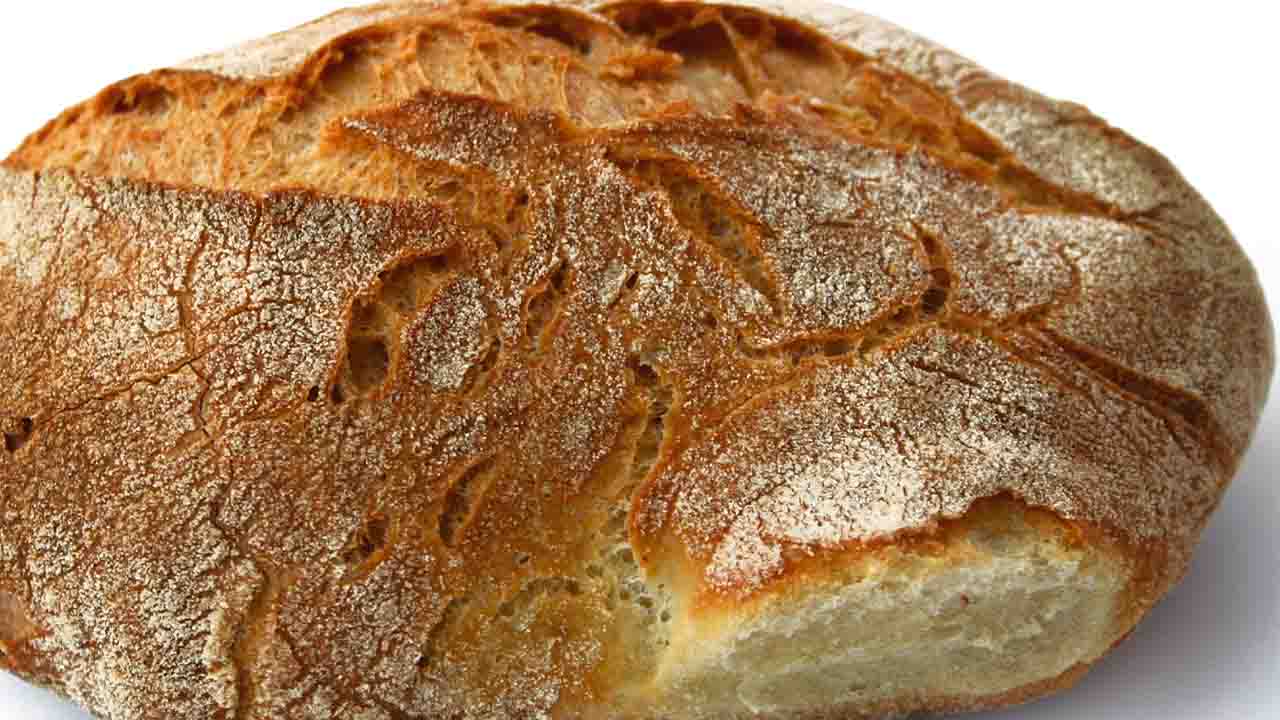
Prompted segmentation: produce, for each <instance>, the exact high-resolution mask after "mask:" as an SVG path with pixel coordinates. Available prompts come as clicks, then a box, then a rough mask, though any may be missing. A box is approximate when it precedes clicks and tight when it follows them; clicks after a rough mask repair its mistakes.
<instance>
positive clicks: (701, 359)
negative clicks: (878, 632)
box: [0, 2, 1273, 720]
mask: <svg viewBox="0 0 1280 720" xmlns="http://www.w3.org/2000/svg"><path fill="white" fill-rule="evenodd" d="M790 12H791V13H792V14H793V15H795V16H797V17H798V18H799V20H800V21H801V22H797V21H795V20H787V19H784V18H780V17H777V16H774V15H769V14H764V13H761V12H759V11H757V10H750V9H745V8H721V9H716V8H714V7H710V6H702V5H696V4H689V3H651V2H625V3H617V4H612V5H608V6H605V7H602V8H599V9H597V10H594V11H592V10H588V9H585V8H582V7H579V8H570V7H554V6H529V7H520V6H505V5H500V4H493V5H487V4H480V3H466V4H434V3H411V2H410V3H399V4H395V5H387V6H374V7H371V8H364V9H360V10H356V11H345V12H343V13H338V14H336V15H334V16H331V17H330V18H327V19H324V20H321V21H317V22H316V23H313V24H311V25H308V26H305V27H304V28H302V29H299V30H295V31H292V32H290V33H285V34H282V35H279V36H275V37H274V38H272V39H268V40H266V41H262V42H259V43H255V44H251V45H250V46H246V47H245V48H240V49H237V50H235V51H232V52H230V53H228V54H224V55H217V56H209V57H205V58H201V59H197V60H195V61H192V62H191V63H189V64H188V65H187V66H184V67H183V68H179V69H175V70H168V71H161V72H158V73H153V74H151V75H148V76H141V77H138V78H133V79H130V80H127V81H124V82H122V83H120V84H118V85H116V86H113V87H111V88H108V89H107V90H105V91H104V92H103V93H102V94H100V95H99V96H98V97H97V98H95V99H94V100H92V101H90V102H88V103H85V104H83V105H81V106H77V107H75V108H72V109H71V110H69V111H68V112H67V113H65V114H64V115H63V116H62V117H61V118H59V119H58V120H55V121H53V122H52V123H50V125H49V126H47V127H46V128H45V129H44V130H42V131H40V132H39V133H37V134H35V135H33V136H32V137H31V138H30V139H28V141H27V142H26V143H24V145H23V146H22V147H21V148H19V150H18V151H16V152H15V153H14V154H13V155H12V156H11V157H10V158H9V159H8V160H6V161H5V163H4V168H3V169H0V298H3V299H4V300H5V303H4V307H3V310H0V339H2V342H3V345H4V346H5V347H6V348H7V349H8V348H12V351H11V352H6V353H4V354H3V357H0V423H3V428H0V429H2V430H3V432H4V435H5V452H4V453H0V496H3V497H5V498H6V500H7V502H6V503H5V504H4V505H3V506H2V507H0V648H3V650H4V653H5V654H4V655H3V656H0V663H3V664H4V666H5V667H7V668H11V669H14V670H16V671H18V672H20V673H23V674H24V675H25V676H27V677H30V678H32V679H34V680H37V681H40V682H45V683H52V684H55V685H57V686H58V687H60V689H62V690H63V691H64V692H66V693H68V694H70V695H71V696H72V697H73V698H75V699H76V700H78V701H80V702H82V703H83V704H85V705H86V706H87V707H89V708H90V709H92V710H94V711H95V712H99V713H101V714H104V715H110V716H113V717H115V716H119V717H127V718H140V719H141V718H151V717H154V716H155V713H156V712H158V711H157V710H156V708H163V709H164V712H166V713H167V714H168V715H169V716H171V717H192V718H196V717H201V718H204V717H221V718H228V719H229V718H236V720H240V719H242V718H253V717H280V718H288V717H321V716H329V715H333V716H344V717H346V716H350V717H360V716H361V715H360V713H366V716H367V717H379V718H382V717H385V718H389V719H391V720H398V718H401V717H406V716H415V715H419V714H421V715H430V716H450V715H452V714H457V715H458V716H462V717H470V716H471V715H470V714H477V713H478V714H486V713H487V714H489V715H494V716H499V717H534V716H559V717H572V716H573V714H574V712H576V710H575V709H576V708H580V707H587V706H591V705H592V704H595V703H600V702H607V701H608V698H609V697H610V693H611V692H613V691H615V690H616V687H615V686H616V680H615V678H617V677H622V676H624V675H626V674H627V673H640V674H643V673H645V672H650V671H652V662H653V658H652V652H651V651H646V652H649V655H645V652H639V653H638V654H637V653H635V652H634V648H627V647H624V646H623V643H621V642H619V638H620V637H622V636H623V635H624V634H625V633H626V632H628V631H629V630H628V629H629V628H634V627H646V628H647V627H650V626H652V625H653V624H654V623H655V622H662V621H661V620H655V618H656V617H657V615H658V613H657V611H656V610H654V607H653V603H654V602H655V599H654V598H651V597H648V596H645V601H646V602H648V605H647V606H646V605H644V604H643V603H638V604H637V605H636V606H635V607H624V606H623V605H625V602H626V601H620V600H619V598H620V597H621V596H622V595H624V594H625V595H628V596H634V594H635V593H637V592H652V591H653V590H652V588H649V587H648V586H646V585H645V583H643V582H639V581H634V579H630V580H629V579H627V578H630V577H631V575H634V574H635V572H636V571H635V568H634V563H635V562H636V561H638V562H639V564H640V566H642V567H643V568H644V569H645V570H646V571H647V572H648V573H649V574H650V576H651V578H658V579H661V580H663V581H664V582H665V583H667V584H668V585H669V586H670V588H671V590H672V591H673V592H679V593H683V594H685V595H687V597H688V598H691V599H692V602H691V603H690V606H691V607H704V608H708V607H712V606H715V605H717V604H721V603H744V602H748V601H750V600H751V599H752V598H758V597H761V596H763V595H765V594H767V593H769V592H772V591H776V590H778V589H779V588H781V587H783V586H784V585H786V584H787V583H795V582H799V581H800V580H801V579H802V578H804V577H806V575H805V572H806V570H805V569H804V568H803V567H801V565H803V563H800V564H797V563H795V562H792V559H793V558H796V557H799V556H805V557H808V558H811V559H815V560H813V561H814V562H818V563H822V562H838V561H839V562H843V561H842V560H841V558H847V557H853V556H855V555H856V554H857V553H859V552H862V550H863V549H864V548H866V547H870V546H873V545H874V544H875V543H884V542H889V541H894V542H901V543H908V542H909V541H908V540H907V539H906V538H908V537H912V536H919V535H921V534H923V535H925V536H928V537H935V538H936V537H939V535H938V533H939V532H940V531H939V530H938V528H939V527H940V526H945V525H946V523H947V522H953V521H956V519H957V518H963V517H965V516H966V514H967V513H968V512H970V509H971V508H972V507H973V505H974V504H975V503H977V502H979V501H981V500H983V499H985V498H992V497H997V496H1002V495H1012V496H1016V497H1017V498H1018V499H1019V500H1020V501H1021V502H1022V503H1024V504H1025V505H1026V506H1029V507H1032V508H1039V509H1043V510H1044V511H1047V512H1050V513H1052V514H1053V515H1054V516H1055V517H1057V518H1060V519H1061V520H1062V521H1064V522H1069V523H1070V524H1071V526H1072V527H1074V528H1075V529H1076V531H1077V532H1079V533H1081V536H1082V537H1083V538H1086V542H1087V543H1088V544H1089V545H1090V547H1092V548H1095V549H1096V550H1097V551H1098V552H1113V550H1112V548H1121V550H1120V552H1122V553H1123V554H1124V555H1125V557H1126V558H1128V561H1129V563H1130V568H1131V573H1132V580H1131V587H1130V590H1129V591H1128V597H1127V598H1125V599H1124V601H1123V608H1124V610H1123V612H1122V613H1121V615H1120V617H1119V618H1117V621H1116V623H1117V627H1116V628H1114V629H1111V630H1109V632H1111V631H1114V634H1115V635H1121V634H1123V633H1124V632H1125V631H1126V630H1127V629H1128V628H1129V627H1131V626H1132V625H1133V623H1135V622H1137V620H1138V618H1139V617H1140V616H1141V615H1142V614H1143V613H1144V612H1145V611H1146V609H1148V608H1149V607H1150V606H1151V605H1152V604H1154V602H1155V601H1156V600H1157V599H1158V598H1159V597H1160V596H1161V595H1162V594H1163V593H1164V592H1165V591H1166V590H1167V589H1168V588H1169V587H1170V586H1171V584H1172V583H1173V582H1175V581H1176V580H1177V579H1178V578H1179V577H1180V576H1181V574H1182V573H1183V572H1184V571H1185V568H1186V564H1187V561H1188V559H1189V556H1190V552H1191V550H1192V548H1193V546H1194V544H1195V541H1196V538H1197V537H1198V535H1199V532H1200V529H1201V528H1202V527H1203V525H1204V523H1205V522H1206V520H1207V518H1208V516H1209V513H1210V512H1211V511H1212V509H1213V508H1214V507H1215V506H1216V504H1217V502H1218V501H1219V500H1220V497H1221V493H1222V490H1223V488H1224V487H1225V485H1226V483H1227V482H1228V481H1229V480H1230V478H1231V476H1232V475H1233V474H1234V470H1235V466H1236V464H1237V463H1238V461H1239V458H1240V456H1241V454H1242V452H1243V450H1244V448H1245V447H1246V446H1247V444H1248V440H1249V437H1250V434H1251V433H1252V431H1253V429H1254V427H1255V425H1256V422H1257V417H1258V414H1259V412H1260V409H1261V405H1262V401H1263V399H1264V398H1265V394H1266V391H1267V387H1268V384H1269V381H1270V376H1271V370H1272V364H1273V354H1272V338H1271V326H1270V321H1269V318H1268V316H1267V311H1266V307H1265V304H1264V303H1263V300H1262V297H1261V292H1260V290H1259V289H1258V286H1257V282H1256V278H1255V276H1254V274H1253V270H1252V268H1251V266H1250V265H1249V263H1248V261H1247V259H1246V258H1245V257H1244V256H1243V254H1242V253H1241V252H1240V250H1239V248H1238V247H1237V246H1236V245H1235V243H1234V241H1233V240H1232V238H1231V236H1230V234H1229V233H1228V232H1227V230H1226V229H1225V227H1224V226H1223V224H1222V223H1221V221H1220V220H1219V219H1218V218H1217V216H1216V215H1215V214H1214V213H1213V212H1212V210H1211V209H1210V208H1208V207H1207V205H1206V204H1205V203H1204V201H1203V200H1202V199H1201V198H1200V197H1199V196H1198V195H1197V194H1196V193H1195V191H1194V190H1193V189H1191V188H1190V187H1189V186H1187V184H1186V183H1185V181H1183V180H1182V179H1181V177H1180V176H1178V174H1177V172H1176V171H1175V170H1174V169H1173V168H1172V167H1171V166H1170V165H1169V164H1168V162H1167V161H1165V160H1164V159H1163V158H1162V157H1161V156H1159V155H1158V154H1157V153H1155V152H1154V151H1152V150H1150V149H1149V148H1146V147H1145V146H1142V145H1140V144H1138V143H1137V142H1136V141H1133V140H1132V139H1130V138H1128V137H1127V136H1125V135H1123V134H1122V133H1120V132H1119V131H1116V130H1114V129H1112V128H1109V127H1107V126H1106V125H1105V124H1103V123H1102V122H1101V121H1099V120H1097V119H1096V118H1093V117H1092V116H1090V115H1088V114H1087V113H1086V112H1085V111H1083V110H1082V109H1080V108H1077V107H1075V106H1070V105H1065V104H1061V103H1055V102H1052V101H1049V100H1046V99H1044V98H1042V97H1040V96H1038V95H1035V94H1034V93H1032V92H1030V91H1027V90H1024V89H1021V88H1017V87H1013V86H1010V85H1008V84H1006V83H1004V82H1003V81H1000V80H998V79H996V78H993V77H991V76H989V75H988V74H986V73H985V72H983V71H981V70H980V69H979V68H977V67H976V66H973V65H972V64H970V63H968V62H967V61H964V60H963V59H960V58H957V57H955V56H953V55H951V54H950V53H948V52H946V51H944V50H941V49H939V48H936V47H934V46H933V45H931V44H929V43H928V42H926V41H923V40H920V39H919V38H916V37H915V36H913V35H910V34H908V33H906V32H905V31H902V30H900V29H897V28H893V27H891V26H889V25H886V24H884V23H882V22H880V21H877V20H874V19H871V18H867V17H865V16H861V15H857V14H849V13H840V14H838V15H830V14H829V13H830V12H832V11H830V10H828V9H819V8H816V7H815V8H812V9H804V8H801V9H799V10H797V9H796V8H790ZM810 23H812V24H810ZM815 28H820V30H819V29H815ZM823 33H826V34H823ZM833 39H834V40H833ZM1046 148H1053V150H1052V151H1047V150H1046ZM299 188H300V189H299ZM1152 298H1158V299H1159V300H1158V301H1153V300H1152ZM624 518H626V519H628V520H629V522H628V523H626V524H625V525H624V523H623V522H622V520H623V519H624ZM628 527H629V528H630V536H629V543H630V544H629V545H627V542H628V538H627V535H626V528H628ZM602 537H607V538H610V540H607V541H606V540H602V539H601V538H602ZM612 542H619V543H621V544H619V545H616V546H615V545H612V544H610V543H612ZM632 553H634V554H635V556H636V557H635V559H634V560H633V559H631V558H632V555H631V554H632ZM610 563H613V564H614V565H616V566H617V567H618V568H621V569H616V570H615V569H610V568H612V567H613V565H610ZM628 568H630V569H628ZM628 573H631V575H628ZM635 582H639V585H636V584H634V583H635ZM628 583H632V584H628ZM650 584H652V582H651V583H650ZM641 586H645V587H643V588H642V587H641ZM637 602H638V601H637ZM646 623H647V624H646ZM495 625H496V626H500V627H502V628H503V631H501V632H492V631H491V628H492V627H493V626H495ZM646 632H648V631H646ZM633 655H635V656H633ZM1081 673H1083V669H1082V668H1081V669H1079V670H1077V671H1072V672H1069V673H1067V674H1066V675H1064V676H1063V677H1061V678H1058V679H1056V680H1047V681H1044V682H1043V683H1037V684H1034V685H1032V686H1029V687H1026V688H1022V689H1020V690H1016V691H1012V692H1009V693H1006V694H1003V695H1000V696H998V697H992V698H968V699H939V698H922V699H921V698H915V699H911V700H910V701H909V702H910V703H911V705H910V706H907V705H899V706H896V707H891V708H855V709H851V710H844V709H840V710H835V709H833V712H837V713H845V714H846V715H847V713H858V712H863V713H870V714H875V713H879V712H881V711H882V710H894V711H898V710H901V711H906V710H911V709H934V710H953V709H954V710H963V709H974V708H978V707H994V706H998V705H1002V704H1007V703H1011V702H1021V701H1023V700H1026V699H1030V698H1032V697H1035V696H1037V695H1039V694H1042V693H1044V692H1048V691H1050V690H1053V689H1055V688H1059V687H1064V686H1066V685H1069V684H1070V683H1071V682H1073V681H1074V679H1076V678H1078V677H1079V674H1081ZM468 713H470V714H468ZM855 716H856V715H855Z"/></svg>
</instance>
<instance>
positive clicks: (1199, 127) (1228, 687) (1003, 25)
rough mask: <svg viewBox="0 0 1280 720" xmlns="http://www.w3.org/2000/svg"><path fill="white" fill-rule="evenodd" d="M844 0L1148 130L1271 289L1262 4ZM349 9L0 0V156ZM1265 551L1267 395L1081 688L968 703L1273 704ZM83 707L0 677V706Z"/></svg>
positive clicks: (1279, 408) (39, 719)
mask: <svg viewBox="0 0 1280 720" xmlns="http://www.w3.org/2000/svg"><path fill="white" fill-rule="evenodd" d="M352 1H358V0H352ZM846 2H848V4H851V5H856V7H858V8H859V9H863V10H866V11H869V12H872V13H874V14H878V15H880V16H882V17H885V18H887V19H890V20H893V21H896V22H898V23H899V24H902V25H905V26H907V27H909V28H912V29H914V30H916V31H917V32H920V33H922V34H924V35H926V36H927V37H931V38H933V39H934V40H937V41H939V42H941V43H942V44H943V45H945V46H948V47H950V48H952V49H954V50H956V51H959V52H960V53H961V54H963V55H966V56H968V57H971V58H974V59H976V60H977V61H979V62H980V63H982V64H983V65H985V66H986V67H988V68H990V69H991V70H994V71H996V72H997V73H1000V74H1002V75H1004V76H1005V77H1008V78H1010V79H1013V80H1015V81H1017V82H1020V83H1023V84H1026V85H1030V86H1031V87H1034V88H1036V89H1038V90H1040V91H1041V92H1044V93H1046V94H1049V95H1052V96H1055V97H1060V98H1066V99H1071V100H1075V101H1077V102H1081V103H1083V104H1085V105H1088V106H1089V107H1090V108H1092V109H1093V110H1094V111H1095V112H1096V113H1098V114H1099V115H1101V116H1102V117H1104V118H1106V119H1107V120H1109V121H1110V122H1111V123H1112V124H1114V125H1116V126H1118V127H1121V128H1123V129H1125V130H1128V131H1129V132H1131V133H1132V134H1134V135H1135V136H1137V137H1138V138H1139V139H1141V140H1143V141H1145V142H1148V143H1149V144H1151V145H1154V146H1155V147H1156V148H1158V149H1159V150H1161V151H1162V152H1164V153H1165V154H1166V155H1168V156H1169V157H1170V158H1172V159H1173V161H1174V162H1175V163H1176V164H1177V165H1178V166H1179V167H1180V168H1181V169H1182V171H1183V173H1184V174H1185V175H1186V176H1187V177H1188V178H1189V179H1190V180H1191V182H1192V184H1194V185H1195V186H1196V187H1197V188H1199V189H1200V190H1201V191H1202V192H1203V193H1204V194H1205V195H1206V196H1207V197H1208V198H1209V200H1210V202H1212V203H1213V205H1214V206H1215V207H1216V208H1217V210H1218V211H1219V212H1220V213H1221V214H1222V216H1223V217H1225V218H1226V220H1227V222H1228V223H1229V224H1230V225H1231V227H1232V228H1233V229H1234V231H1235V232H1236V235H1237V237H1238V238H1239V240H1240V242H1241V244H1242V245H1243V246H1244V247H1245V249H1246V250H1247V251H1248V253H1249V254H1250V256H1251V257H1252V258H1253V260H1254V263H1255V264H1256V265H1257V267H1258V271H1259V273H1260V275H1261V277H1262V281H1263V284H1264V285H1265V286H1266V288H1267V293H1268V296H1269V298H1270V299H1271V301H1272V303H1277V302H1280V248H1278V247H1277V244H1276V240H1277V239H1278V238H1277V231H1276V227H1277V225H1280V215H1278V213H1280V197H1278V194H1280V182H1277V181H1276V178H1275V174H1276V172H1277V171H1280V152H1277V150H1276V145H1277V143H1278V142H1280V134H1278V133H1277V130H1280V117H1277V115H1276V113H1275V110H1276V105H1277V103H1276V101H1275V99H1274V98H1275V96H1276V92H1277V90H1276V79H1275V71H1276V70H1277V69H1280V63H1278V62H1277V61H1276V59H1275V47H1274V46H1275V45H1276V43H1277V42H1278V41H1277V38H1276V35H1275V33H1274V30H1275V24H1274V21H1273V20H1272V19H1271V17H1270V16H1271V13H1270V11H1269V8H1268V6H1269V5H1271V3H1248V2H1218V3H1159V4H1157V3H1129V2H1119V1H1118V0H1112V1H1110V2H1098V1H1096V0H1073V2H1069V3H1039V2H1036V3H1025V2H990V1H988V2H966V3H939V2H936V0H931V1H926V0H856V1H855V2H849V0H846ZM345 4H348V3H344V2H341V1H340V0H339V1H335V0H311V1H305V2H304V1H299V2H275V1H273V0H254V1H252V2H246V1H243V0H222V1H221V2H216V3H214V2H174V1H173V0H159V1H154V2H139V1H136V0H134V1H125V0H116V1H115V2H109V3H96V2H92V3H91V2H40V1H38V0H37V1H35V2H32V1H30V0H27V1H24V2H20V3H19V2H13V3H4V5H3V7H4V9H3V10H0V26H3V27H4V28H5V32H4V42H3V43H0V68H4V102H3V106H0V156H3V155H4V154H6V153H7V151H8V149H9V148H12V147H14V146H16V145H17V144H18V143H19V142H20V141H21V140H22V138H23V137H24V136H25V135H26V134H27V133H29V132H32V131H34V130H36V129H37V128H39V127H40V125H41V124H42V123H43V122H44V121H45V120H47V119H49V118H51V117H53V116H54V115H55V114H56V113H58V112H59V111H60V110H61V109H63V108H64V107H66V106H67V105H70V104H72V103H74V102H78V101H80V100H82V99H84V98H87V97H89V96H91V95H92V94H94V93H95V92H96V91H97V90H98V89H100V88H101V87H103V86H104V85H106V84H108V83H110V82H113V81H115V80H119V79H121V78H124V77H127V76H129V75H132V74H135V73H139V72H143V71H146V70H148V69H152V68H155V67H159V66H163V65H166V64H169V63H174V62H177V61H180V60H183V59H185V58H188V57H191V56H193V55H197V54H200V53H203V52H207V51H211V50H215V49H219V48H221V47H225V46H227V45H230V44H234V43H237V42H240V41H242V40H247V39H251V38H254V37H257V36H259V35H262V34H265V33H268V32H273V31H276V30H281V29H284V28H286V27H291V26H292V25H295V24H298V23H300V22H303V21H306V20H309V19H311V18H313V17H316V16H319V15H320V14H323V13H326V12H329V11H331V10H334V9H337V8H339V7H341V6H343V5H345ZM1157 8H1158V9H1157ZM1275 307H1277V309H1278V310H1280V306H1275ZM1276 394H1277V395H1280V391H1278V392H1277V393H1276ZM1278 557H1280V402H1272V403H1271V404H1270V406H1269V408H1268V411H1267V413H1266V416H1265V417H1264V419H1263V422H1262V427H1261V429H1260V430H1259V432H1258V435H1257V438H1256V440H1255V444H1254V448H1253V450H1252V452H1251V453H1250V454H1249V456H1248V458H1247V459H1246V461H1245V463H1244V466H1243V469H1242V471H1241V474H1240V476H1239V477H1238V478H1237V480H1236V481H1235V484H1234V486H1233V487H1232V489H1231V491H1230V493H1229V494H1228V495H1227V498H1226V500H1225V501H1224V503H1223V505H1222V507H1221V509H1220V510H1219V512H1218V514H1217V515H1216V516H1215V518H1214V521H1213V524H1212V526H1211V527H1210V528H1209V530H1208V532H1207V533H1206V535H1205V537H1204V539H1203V542H1202V544H1201V546H1200V548H1199V550H1198V552H1197V555H1196V557H1195V563H1194V566H1193V568H1192V571H1191V573H1190V575H1189V576H1188V577H1187V579H1186V581H1185V582H1184V583H1183V584H1182V585H1181V586H1180V587H1178V588H1177V589H1176V590H1175V591H1174V592H1173V593H1171V594H1170V596H1169V597H1168V598H1167V599H1166V600H1165V602H1164V603H1163V604H1161V605H1160V606H1159V607H1158V608H1156V609H1155V611H1153V612H1152V613H1151V615H1150V616H1149V617H1148V619H1147V620H1146V621H1145V622H1144V623H1143V624H1142V625H1141V626H1140V627H1139V629H1138V630H1137V632H1136V633H1135V634H1134V635H1133V636H1132V637H1131V638H1130V639H1129V641H1128V642H1127V643H1125V644H1124V645H1123V646H1122V647H1121V648H1120V649H1118V650H1117V651H1116V652H1114V653H1113V654H1112V655H1111V656H1109V657H1108V658H1107V659H1105V660H1104V661H1103V662H1102V663H1100V664H1099V665H1098V667H1097V669H1096V670H1095V671H1094V672H1093V673H1092V674H1091V675H1090V676H1089V677H1087V678H1086V679H1085V680H1084V681H1083V682H1082V683H1081V685H1080V686H1079V687H1078V688H1077V689H1075V690H1073V691H1071V692H1069V693H1066V694H1063V695H1061V696H1058V697H1055V698H1052V699H1049V700H1046V701H1042V702H1039V703H1036V704H1034V705H1031V706H1028V707H1025V708H1019V709H1016V710H1008V711H1003V712H998V713H992V714H990V715H988V716H984V717H990V718H999V719H1000V720H1062V719H1065V718H1089V719H1090V720H1109V719H1116V720H1119V719H1121V718H1123V719H1125V720H1128V719H1130V718H1138V717H1155V718H1160V719H1161V720H1192V719H1193V718H1194V719H1195V720H1201V719H1202V718H1280V560H1278V559H1277V558H1278ZM84 717H85V716H84V715H82V714H81V713H79V712H78V711H76V710H75V709H74V708H72V707H70V706H69V705H66V704H64V703H63V702H61V701H59V700H57V699H54V698H52V697H51V696H49V695H47V694H46V693H44V692H42V691H38V690H32V689H29V688H26V687H24V686H22V685H21V684H20V683H18V682H17V681H16V680H14V679H13V678H12V677H10V676H8V675H5V674H3V673H0V720H17V719H18V718H22V719H23V720H54V719H55V718H56V719H59V720H70V719H73V718H75V719H79V720H83V718H84Z"/></svg>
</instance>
